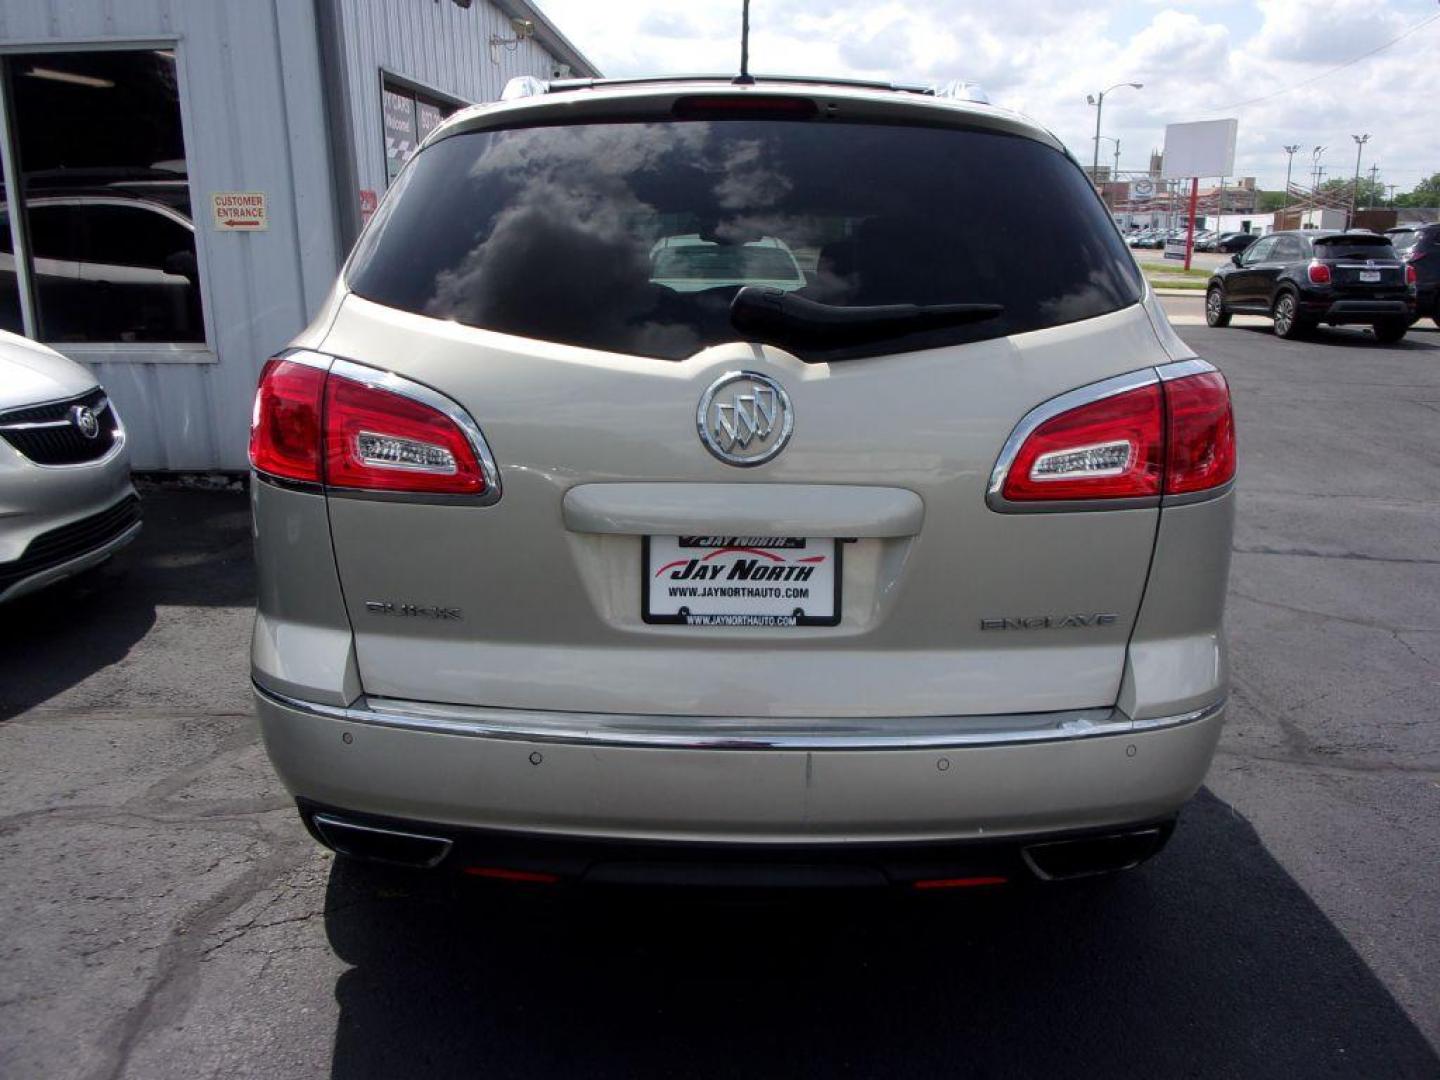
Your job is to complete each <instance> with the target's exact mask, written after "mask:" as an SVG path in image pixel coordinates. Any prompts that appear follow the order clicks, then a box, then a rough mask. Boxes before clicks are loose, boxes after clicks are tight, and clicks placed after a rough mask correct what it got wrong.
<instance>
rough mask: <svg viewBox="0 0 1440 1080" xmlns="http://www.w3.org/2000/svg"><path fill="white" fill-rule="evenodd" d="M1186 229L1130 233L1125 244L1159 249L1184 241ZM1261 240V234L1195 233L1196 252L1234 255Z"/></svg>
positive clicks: (1206, 231) (1206, 230)
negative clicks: (1219, 252)
mask: <svg viewBox="0 0 1440 1080" xmlns="http://www.w3.org/2000/svg"><path fill="white" fill-rule="evenodd" d="M1185 233H1186V230H1184V229H1139V230H1136V231H1134V232H1129V233H1127V234H1126V236H1125V242H1126V243H1127V244H1129V245H1130V246H1131V247H1132V248H1150V249H1157V250H1158V249H1159V248H1163V247H1164V246H1165V243H1166V241H1167V240H1184V239H1185ZM1259 238H1260V234H1259V233H1248V232H1217V231H1215V230H1213V229H1198V230H1196V232H1195V250H1196V251H1222V252H1227V253H1233V252H1236V251H1244V250H1245V249H1246V248H1247V247H1249V246H1250V245H1251V244H1253V243H1254V242H1255V241H1256V240H1258V239H1259Z"/></svg>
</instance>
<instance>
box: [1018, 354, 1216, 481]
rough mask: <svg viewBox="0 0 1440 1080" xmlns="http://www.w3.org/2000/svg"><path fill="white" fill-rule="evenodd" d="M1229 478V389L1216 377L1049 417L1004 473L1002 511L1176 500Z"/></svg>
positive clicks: (1138, 390) (1210, 374)
mask: <svg viewBox="0 0 1440 1080" xmlns="http://www.w3.org/2000/svg"><path fill="white" fill-rule="evenodd" d="M1234 475H1235V419H1234V414H1233V412H1232V411H1231V406H1230V388H1229V387H1228V386H1227V385H1226V383H1225V377H1224V376H1223V375H1221V374H1220V373H1219V372H1218V371H1206V372H1200V373H1197V374H1194V375H1186V376H1183V377H1180V378H1175V379H1168V380H1164V381H1158V382H1153V383H1147V384H1145V385H1142V386H1138V387H1133V388H1131V389H1127V390H1123V391H1121V392H1119V393H1114V394H1109V395H1107V396H1104V397H1101V398H1098V399H1097V400H1094V401H1088V402H1084V403H1083V404H1080V405H1076V406H1075V407H1073V408H1071V409H1067V410H1065V411H1064V412H1061V413H1059V414H1058V415H1056V416H1052V417H1050V418H1049V419H1047V420H1045V421H1044V422H1043V423H1041V424H1039V425H1038V426H1037V427H1036V428H1035V429H1034V430H1033V431H1031V432H1030V433H1029V434H1028V435H1027V436H1025V438H1024V441H1023V442H1022V443H1021V444H1020V447H1019V449H1018V451H1017V452H1016V453H1015V456H1014V458H1013V459H1012V460H1011V462H1010V464H1009V466H1008V468H1007V469H1006V471H1005V475H1004V480H1003V483H1002V484H1001V485H1000V489H999V493H1000V495H1001V496H1002V498H1003V499H1004V500H1005V501H1006V502H1013V503H1036V502H1071V501H1084V500H1092V499H1095V500H1098V499H1107V500H1108V499H1136V498H1151V497H1155V496H1159V495H1162V494H1163V495H1185V494H1191V493H1193V492H1197V491H1206V490H1209V489H1211V488H1216V487H1220V486H1221V485H1223V484H1226V483H1228V482H1229V481H1230V480H1231V479H1232V478H1233V477H1234Z"/></svg>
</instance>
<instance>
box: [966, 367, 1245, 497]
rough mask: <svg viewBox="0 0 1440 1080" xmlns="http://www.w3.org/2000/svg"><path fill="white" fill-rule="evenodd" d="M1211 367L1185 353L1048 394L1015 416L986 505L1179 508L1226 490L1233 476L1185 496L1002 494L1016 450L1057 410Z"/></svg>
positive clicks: (1186, 375)
mask: <svg viewBox="0 0 1440 1080" xmlns="http://www.w3.org/2000/svg"><path fill="white" fill-rule="evenodd" d="M1216 370H1218V369H1217V368H1216V367H1215V365H1214V364H1211V363H1208V362H1207V361H1204V360H1201V359H1200V358H1199V357H1190V358H1189V359H1186V360H1176V361H1174V362H1173V363H1168V364H1158V365H1156V366H1155V367H1151V368H1144V369H1142V370H1140V371H1131V372H1127V373H1126V374H1124V375H1116V376H1113V377H1112V378H1109V379H1101V380H1100V381H1099V382H1094V383H1090V384H1089V385H1088V386H1081V387H1077V388H1076V389H1074V390H1069V391H1066V392H1065V393H1063V394H1061V395H1060V396H1059V397H1053V398H1051V399H1050V400H1049V401H1044V402H1041V403H1040V404H1039V405H1037V406H1035V408H1033V409H1031V410H1030V411H1029V412H1028V413H1026V414H1025V415H1024V416H1023V417H1021V418H1020V422H1019V423H1018V424H1016V425H1015V430H1014V431H1012V432H1011V433H1010V437H1009V438H1008V439H1006V440H1005V445H1004V447H1003V448H1002V449H1001V450H1000V456H999V457H998V458H997V459H996V461H995V467H994V468H993V469H991V470H990V484H989V486H988V487H987V488H986V490H985V505H986V506H988V507H990V509H991V510H994V511H995V512H996V513H999V514H1058V513H1073V512H1075V511H1077V510H1151V509H1154V508H1155V507H1157V506H1178V505H1184V504H1186V503H1195V502H1205V501H1207V500H1209V499H1214V498H1218V497H1219V496H1221V495H1224V494H1226V493H1227V492H1229V491H1230V490H1231V488H1233V487H1234V481H1233V480H1231V481H1228V482H1226V483H1224V484H1221V485H1219V486H1218V487H1214V488H1209V489H1207V490H1205V491H1195V492H1187V493H1186V494H1184V495H1166V496H1163V497H1162V496H1160V495H1146V496H1143V497H1141V498H1134V499H1064V500H1056V501H1054V502H1044V501H1039V502H1028V501H1027V502H1012V501H1011V500H1009V499H1007V498H1005V495H1004V490H1005V478H1006V477H1007V476H1008V475H1009V474H1010V467H1011V466H1012V465H1014V464H1015V459H1016V457H1018V456H1019V454H1020V448H1021V447H1022V446H1023V445H1025V440H1026V439H1028V438H1029V437H1030V436H1031V435H1032V434H1034V432H1035V429H1036V428H1038V427H1040V425H1041V424H1044V423H1045V422H1046V421H1047V420H1053V419H1054V418H1055V417H1057V416H1059V415H1060V414H1061V413H1066V412H1069V411H1070V410H1071V409H1078V408H1080V407H1081V406H1082V405H1091V404H1094V403H1095V402H1097V401H1103V400H1105V399H1106V398H1110V397H1114V396H1115V395H1117V394H1125V393H1128V392H1130V391H1131V390H1139V389H1140V388H1141V387H1144V386H1153V385H1156V384H1157V383H1163V382H1172V381H1174V380H1175V379H1185V378H1189V377H1190V376H1192V375H1204V374H1208V373H1210V372H1212V371H1216Z"/></svg>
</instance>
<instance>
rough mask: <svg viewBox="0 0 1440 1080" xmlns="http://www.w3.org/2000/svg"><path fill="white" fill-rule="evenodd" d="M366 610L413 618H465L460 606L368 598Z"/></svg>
mask: <svg viewBox="0 0 1440 1080" xmlns="http://www.w3.org/2000/svg"><path fill="white" fill-rule="evenodd" d="M365 610H366V611H368V612H370V614H371V615H405V616H409V617H411V618H426V619H463V618H464V616H463V615H462V614H461V613H460V609H459V608H458V607H445V606H443V605H441V604H435V605H433V606H431V605H427V604H392V603H391V602H390V601H389V600H366V601H365Z"/></svg>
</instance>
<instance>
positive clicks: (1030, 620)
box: [980, 611, 1120, 630]
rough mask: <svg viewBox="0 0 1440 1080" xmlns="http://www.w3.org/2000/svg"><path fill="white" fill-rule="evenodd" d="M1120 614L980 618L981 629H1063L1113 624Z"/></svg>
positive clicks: (1100, 613) (1090, 613)
mask: <svg viewBox="0 0 1440 1080" xmlns="http://www.w3.org/2000/svg"><path fill="white" fill-rule="evenodd" d="M1119 621H1120V616H1119V615H1117V614H1115V613H1114V612H1108V611H1107V612H1088V613H1084V614H1075V615H1022V616H1019V617H1018V618H1014V617H1007V618H1003V619H981V620H980V629H981V630H1063V629H1066V628H1072V627H1081V626H1114V625H1115V624H1116V623H1117V622H1119Z"/></svg>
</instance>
